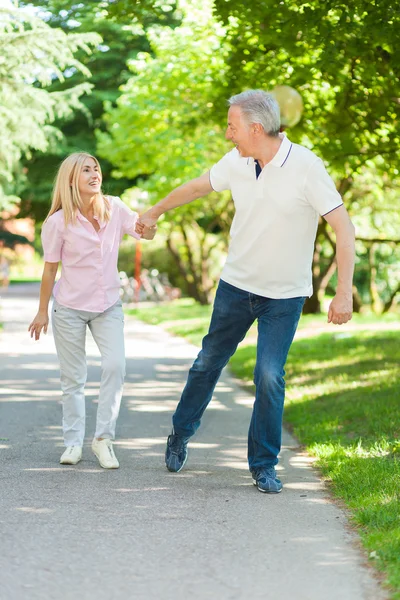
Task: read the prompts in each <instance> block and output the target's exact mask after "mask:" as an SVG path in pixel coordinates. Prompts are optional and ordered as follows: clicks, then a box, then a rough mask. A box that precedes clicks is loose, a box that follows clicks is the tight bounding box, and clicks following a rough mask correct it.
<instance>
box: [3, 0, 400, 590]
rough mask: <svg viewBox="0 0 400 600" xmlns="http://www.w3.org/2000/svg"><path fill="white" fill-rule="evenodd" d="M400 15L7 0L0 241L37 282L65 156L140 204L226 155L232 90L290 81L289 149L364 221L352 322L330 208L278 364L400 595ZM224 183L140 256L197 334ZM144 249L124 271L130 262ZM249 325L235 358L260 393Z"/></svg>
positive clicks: (222, 212)
mask: <svg viewBox="0 0 400 600" xmlns="http://www.w3.org/2000/svg"><path fill="white" fill-rule="evenodd" d="M399 22H400V13H399V10H398V8H397V7H396V5H395V4H393V3H392V2H389V1H388V0H380V1H379V2H378V1H364V0H350V2H347V3H344V2H341V1H338V0H327V1H324V2H322V1H320V0H313V1H312V2H304V1H300V0H283V1H282V2H280V3H276V2H272V1H270V0H264V1H263V2H260V1H258V0H253V1H250V0H215V1H214V2H211V1H208V0H205V1H201V2H199V1H197V2H196V1H192V0H182V1H180V2H173V1H172V0H156V1H154V0H153V1H148V2H147V1H140V2H131V1H127V0H121V1H118V2H111V1H107V0H105V1H104V2H94V1H90V0H86V1H85V2H84V3H83V2H81V3H80V2H76V3H75V2H71V1H69V0H62V1H58V0H42V1H37V2H29V3H27V2H11V1H9V2H8V1H6V0H3V1H2V2H1V3H0V48H1V52H0V211H1V222H0V251H1V256H2V261H6V262H7V264H9V265H10V280H11V285H12V284H13V283H14V282H17V281H28V280H35V279H37V278H40V274H41V270H42V267H43V261H42V253H41V245H40V229H41V225H42V222H43V220H44V218H45V216H46V214H47V212H48V210H49V203H50V198H51V189H52V184H53V180H54V176H55V173H56V170H57V166H58V165H59V163H60V162H61V160H62V159H63V158H64V157H65V156H66V155H67V154H69V153H70V152H74V151H87V152H90V153H92V154H94V155H96V156H98V157H99V159H100V162H101V165H102V170H103V177H104V191H105V192H106V193H109V194H112V195H119V196H121V197H122V198H123V200H124V201H125V202H126V203H127V204H128V205H129V206H130V207H131V208H133V209H134V210H137V211H138V212H141V211H143V210H145V209H146V208H147V207H148V206H149V205H150V204H152V203H155V202H156V201H158V200H159V199H160V198H162V197H163V196H164V195H165V194H166V193H167V192H168V191H169V190H170V189H172V188H173V187H176V186H177V185H180V184H181V183H184V182H185V181H187V180H188V179H190V178H192V177H195V176H197V175H200V174H202V173H204V172H205V171H207V170H208V169H209V168H210V166H211V165H212V164H213V163H214V162H216V161H217V160H218V159H219V158H220V157H221V156H222V155H223V154H224V153H225V152H227V151H228V150H229V149H230V145H229V143H227V142H226V141H225V139H224V130H225V126H226V110H227V103H226V100H227V98H228V97H230V96H231V95H233V94H235V93H238V92H240V91H242V90H244V89H248V88H262V89H266V90H272V89H274V88H276V87H277V86H290V87H291V88H293V89H294V90H295V91H296V92H298V93H299V94H300V96H301V98H302V103H303V112H302V116H301V119H300V121H298V123H296V124H295V125H294V126H292V127H289V128H288V129H287V131H286V132H287V134H288V136H289V137H290V139H291V140H292V141H294V142H297V143H301V144H303V145H305V146H307V147H308V148H310V149H312V150H313V151H314V152H315V153H316V154H318V155H319V156H320V157H321V158H322V159H323V160H324V162H325V164H326V166H327V168H328V170H329V172H330V174H331V175H332V177H333V179H334V181H335V183H336V186H337V189H338V190H339V192H340V193H341V194H342V196H343V199H344V202H345V205H346V207H347V209H348V211H349V213H350V215H351V218H352V220H353V222H354V224H355V226H356V238H357V242H356V247H357V248H356V249H357V260H356V271H355V277H354V289H353V296H354V307H355V311H356V315H355V318H354V319H353V321H352V322H351V324H350V325H349V326H347V327H343V328H340V330H339V328H336V329H334V328H332V327H330V328H328V327H326V325H325V321H326V309H327V304H328V303H329V299H330V298H331V297H332V295H333V294H334V290H335V285H336V278H335V277H336V263H335V257H334V253H335V239H334V235H333V233H332V232H331V231H330V229H329V227H327V224H326V222H325V221H324V220H322V219H321V221H320V223H319V227H318V235H317V240H316V244H315V253H314V263H313V284H314V295H313V296H312V298H310V299H309V301H307V304H306V306H305V311H304V312H305V316H304V317H303V319H302V324H301V326H300V330H299V336H298V338H297V339H296V341H295V343H294V344H293V347H292V350H291V353H290V357H289V361H288V366H287V379H288V384H289V385H288V402H287V407H286V412H285V421H286V425H287V426H288V427H290V428H291V430H292V431H293V432H294V434H295V435H296V436H297V437H298V439H299V440H300V442H301V443H302V444H304V445H305V447H306V448H307V450H308V451H309V452H310V453H311V454H312V455H313V456H315V457H316V458H317V460H318V462H317V465H318V467H319V468H320V469H321V470H322V473H323V475H324V476H325V477H326V478H327V480H328V481H330V482H331V485H332V492H333V493H334V494H336V495H337V496H338V497H340V498H342V499H343V500H344V502H345V503H346V505H347V506H348V507H349V509H350V510H351V514H352V519H353V523H354V525H355V526H356V527H358V529H359V532H360V535H361V537H362V540H363V543H364V545H365V547H366V551H367V554H368V556H369V558H370V561H371V563H373V564H374V566H376V567H377V569H378V570H379V571H381V572H383V573H384V575H383V578H384V580H385V581H386V583H387V585H389V586H390V589H391V590H392V591H393V597H396V598H400V591H399V590H400V567H399V556H400V509H399V489H400V468H399V455H400V418H399V417H400V407H399V404H400V384H399V362H400V361H399V359H400V350H399V343H398V333H399V330H400V324H399V321H400V319H399V314H400V308H399V298H400V269H399V258H400V235H399V230H400V227H399V226H400V200H399V193H398V190H399V185H398V184H399V154H400V132H399V112H400V87H399V76H400V62H399V60H398V55H397V54H396V49H397V48H398V47H399V42H400V39H399V38H400V28H399V24H400V23H399ZM232 217H233V207H232V201H231V198H230V196H229V194H228V193H223V194H215V193H213V194H210V195H209V196H208V197H207V198H205V199H202V200H199V201H197V202H194V203H193V204H191V205H189V206H186V207H183V208H181V209H180V210H179V211H175V212H172V213H170V214H167V215H165V216H164V217H163V218H162V219H161V220H160V224H159V232H158V234H157V237H156V240H155V241H154V243H143V247H142V248H141V253H142V268H144V269H157V270H158V271H159V272H161V273H165V274H167V275H168V278H169V280H170V282H171V284H172V285H173V286H175V287H176V288H179V289H180V290H182V295H183V298H182V299H180V300H178V301H176V302H174V303H170V304H168V305H165V304H163V305H162V306H160V307H153V308H140V307H139V308H134V309H133V310H132V312H133V313H134V314H135V315H136V316H139V317H140V318H142V319H145V320H147V321H149V322H153V323H161V324H162V325H163V326H164V327H166V328H168V329H169V330H170V331H172V332H173V333H176V334H179V335H185V336H186V337H189V339H190V340H191V341H194V342H195V343H199V341H200V339H201V336H202V335H203V334H204V332H205V331H206V327H207V322H208V318H209V314H210V303H211V302H212V298H213V293H214V291H215V286H216V283H217V280H218V275H219V273H220V270H221V266H222V264H223V261H224V257H225V255H226V251H227V247H228V243H229V227H230V224H231V221H232ZM136 252H137V249H136V246H135V243H134V242H133V241H130V240H126V241H124V243H123V246H122V249H121V254H120V263H119V267H120V269H121V270H123V271H125V272H126V273H127V274H128V275H129V276H132V275H133V274H134V269H135V254H136ZM253 366H254V332H251V333H250V336H249V337H248V339H247V340H246V343H245V344H243V346H241V347H240V349H239V350H238V352H237V354H236V355H235V357H234V358H233V360H232V362H231V368H232V369H233V371H234V372H235V373H236V374H237V375H238V377H240V378H241V379H242V380H243V381H244V382H248V385H251V379H252V369H253Z"/></svg>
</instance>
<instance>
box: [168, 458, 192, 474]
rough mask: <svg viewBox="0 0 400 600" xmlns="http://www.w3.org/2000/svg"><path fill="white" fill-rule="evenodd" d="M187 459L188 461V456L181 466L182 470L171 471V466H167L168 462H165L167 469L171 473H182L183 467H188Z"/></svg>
mask: <svg viewBox="0 0 400 600" xmlns="http://www.w3.org/2000/svg"><path fill="white" fill-rule="evenodd" d="M187 459H188V455H186V458H185V460H184V461H183V463H182V465H181V466H180V468H179V469H178V470H177V471H176V470H175V469H170V468H169V466H168V465H167V462H165V466H166V467H167V469H168V471H169V472H170V473H180V471H182V469H183V467H184V466H185V465H186V461H187Z"/></svg>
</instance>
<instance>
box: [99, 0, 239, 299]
mask: <svg viewBox="0 0 400 600" xmlns="http://www.w3.org/2000/svg"><path fill="white" fill-rule="evenodd" d="M181 8H182V11H183V14H182V17H183V20H182V24H181V25H180V26H179V27H177V28H175V29H174V30H171V29H166V28H159V27H158V28H152V29H151V30H149V31H148V37H149V40H150V43H151V50H152V53H141V54H139V55H138V57H137V59H136V60H134V61H131V62H130V67H131V69H132V71H133V73H134V75H133V76H132V77H131V79H130V80H129V81H128V82H127V83H126V84H125V85H124V86H123V88H122V94H121V96H120V98H119V99H118V101H117V106H116V108H113V107H111V106H109V107H108V111H107V116H106V121H107V124H108V133H107V134H104V133H101V132H99V136H98V137H99V151H100V154H101V155H102V156H104V157H106V158H107V159H108V160H110V161H111V162H112V163H113V164H114V165H115V166H116V168H117V171H116V174H120V175H124V176H126V177H130V178H136V177H138V176H140V177H141V180H140V190H141V192H142V198H143V193H144V194H145V198H146V199H148V200H149V201H150V202H155V201H157V200H159V199H160V197H163V196H165V195H166V194H167V193H168V192H169V191H170V190H171V188H172V187H176V186H178V185H180V184H182V183H184V182H186V181H187V180H189V179H192V178H193V177H196V176H198V175H200V174H202V173H204V172H205V171H207V170H208V169H209V168H210V166H211V165H212V164H213V162H215V161H216V160H218V159H219V158H220V157H221V156H222V155H223V154H224V153H225V152H226V151H227V150H228V145H227V144H226V142H225V141H224V136H223V130H222V129H221V126H220V125H219V124H218V123H216V120H215V112H216V111H215V106H214V104H213V102H212V97H213V86H215V82H216V81H217V80H218V79H221V78H223V75H224V35H225V32H224V29H223V28H222V27H221V26H219V25H218V24H217V23H216V22H215V21H214V20H213V19H212V16H211V5H210V4H208V5H207V4H206V3H203V4H202V7H201V8H197V7H196V4H195V3H194V2H187V3H186V2H185V3H182V4H181ZM136 192H137V191H136ZM133 194H135V192H133ZM136 197H137V193H136ZM231 210H232V209H231V205H230V200H229V197H227V196H226V195H223V194H222V195H216V194H211V195H210V196H209V197H208V198H206V199H202V200H199V201H197V202H195V203H193V204H190V205H188V206H186V207H184V208H181V209H180V210H179V211H174V212H173V213H168V214H166V215H165V217H164V221H163V223H164V224H163V229H164V231H165V232H166V233H167V234H168V248H169V251H170V252H171V253H172V255H173V256H174V258H175V260H176V262H177V264H178V267H179V268H180V270H181V273H182V274H185V276H186V279H187V283H188V289H189V291H190V293H191V295H193V296H194V297H196V298H197V299H198V300H200V301H201V302H207V301H209V299H210V293H211V291H212V289H213V287H214V277H215V275H216V273H217V272H218V270H219V268H220V264H219V263H220V259H219V258H217V257H218V256H219V252H220V251H221V250H223V249H226V243H227V238H226V236H221V235H220V232H221V231H224V232H225V233H226V230H227V228H228V227H229V223H230V219H231ZM213 275H214V277H213Z"/></svg>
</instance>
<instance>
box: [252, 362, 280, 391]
mask: <svg viewBox="0 0 400 600" xmlns="http://www.w3.org/2000/svg"><path fill="white" fill-rule="evenodd" d="M283 376H284V371H282V370H280V369H277V368H275V367H273V366H268V367H263V368H261V369H256V371H255V373H254V383H255V385H256V386H257V388H258V389H260V388H261V389H262V390H266V391H268V390H276V389H283V388H284V387H285V380H284V378H283Z"/></svg>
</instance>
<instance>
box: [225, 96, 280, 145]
mask: <svg viewBox="0 0 400 600" xmlns="http://www.w3.org/2000/svg"><path fill="white" fill-rule="evenodd" d="M228 104H229V106H238V107H239V108H240V109H241V111H242V113H243V115H244V117H245V119H246V121H247V122H248V123H249V124H250V123H260V124H261V125H262V126H263V128H264V131H265V133H266V134H267V135H270V136H277V135H278V133H279V129H280V125H281V119H280V111H279V104H278V103H277V101H276V100H275V98H274V97H273V96H272V94H268V93H267V92H264V91H263V90H248V91H246V92H242V93H241V94H236V96H232V97H231V98H229V100H228Z"/></svg>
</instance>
